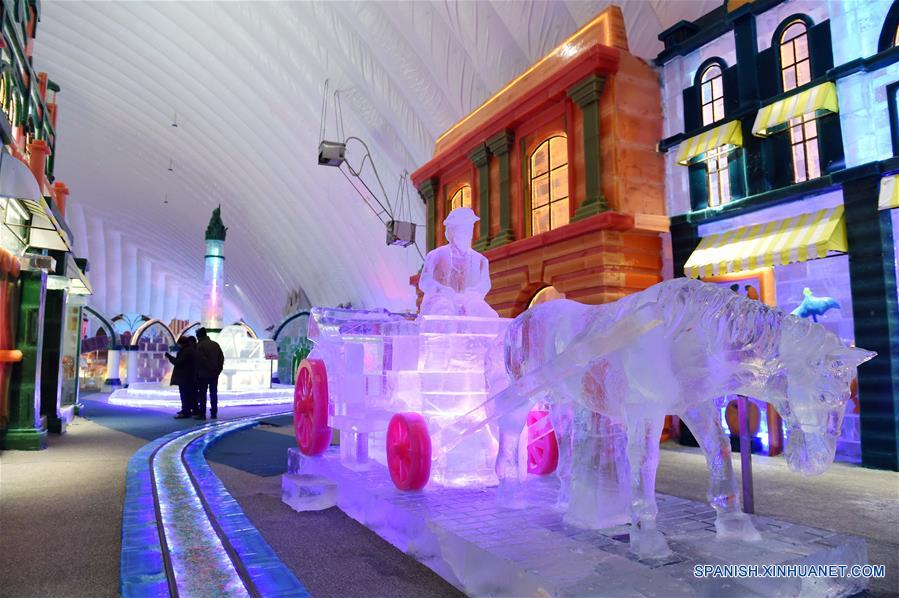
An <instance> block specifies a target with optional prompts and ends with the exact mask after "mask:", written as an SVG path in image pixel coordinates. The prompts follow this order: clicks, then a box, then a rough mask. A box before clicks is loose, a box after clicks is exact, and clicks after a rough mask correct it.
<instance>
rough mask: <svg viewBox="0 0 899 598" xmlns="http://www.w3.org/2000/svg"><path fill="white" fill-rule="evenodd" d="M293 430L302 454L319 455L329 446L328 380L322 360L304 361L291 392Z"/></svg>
mask: <svg viewBox="0 0 899 598" xmlns="http://www.w3.org/2000/svg"><path fill="white" fill-rule="evenodd" d="M293 429H294V433H295V434H296V437H297V446H299V447H300V452H302V453H303V454H304V455H308V456H310V457H314V456H316V455H321V454H322V453H323V452H325V450H326V449H327V448H328V445H330V444H331V428H329V427H328V377H327V373H326V370H325V362H323V361H322V360H321V359H304V360H303V361H302V362H300V367H299V369H297V383H296V386H295V387H294V391H293Z"/></svg>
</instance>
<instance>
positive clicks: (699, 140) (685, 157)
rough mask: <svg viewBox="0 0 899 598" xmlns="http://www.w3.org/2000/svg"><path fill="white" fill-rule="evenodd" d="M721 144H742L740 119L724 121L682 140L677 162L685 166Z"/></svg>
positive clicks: (735, 145) (734, 145)
mask: <svg viewBox="0 0 899 598" xmlns="http://www.w3.org/2000/svg"><path fill="white" fill-rule="evenodd" d="M722 145H724V146H729V147H740V146H742V145H743V131H741V130H740V121H738V120H733V121H731V122H729V123H724V124H723V125H720V126H717V127H715V128H714V129H709V130H708V131H706V132H705V133H700V134H699V135H696V136H694V137H690V138H689V139H687V140H686V141H684V142H682V143H681V144H680V149H679V150H677V163H678V164H680V165H681V166H687V165H689V164H692V163H693V162H696V161H697V160H696V159H697V158H701V157H702V155H703V154H705V153H706V152H707V151H709V150H711V149H715V148H716V147H721V146H722Z"/></svg>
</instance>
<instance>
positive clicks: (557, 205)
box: [530, 135, 568, 235]
mask: <svg viewBox="0 0 899 598" xmlns="http://www.w3.org/2000/svg"><path fill="white" fill-rule="evenodd" d="M530 167H531V168H530V183H531V234H533V235H538V234H540V233H543V232H546V231H548V230H553V229H554V228H559V227H560V226H564V225H566V224H568V138H567V137H565V135H556V136H554V137H550V138H549V139H547V140H546V141H544V142H543V143H541V144H540V145H538V146H537V149H535V150H534V153H533V154H531V164H530Z"/></svg>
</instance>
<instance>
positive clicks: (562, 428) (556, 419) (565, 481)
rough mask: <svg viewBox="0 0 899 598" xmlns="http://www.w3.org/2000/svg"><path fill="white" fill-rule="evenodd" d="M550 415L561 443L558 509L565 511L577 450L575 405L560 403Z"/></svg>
mask: <svg viewBox="0 0 899 598" xmlns="http://www.w3.org/2000/svg"><path fill="white" fill-rule="evenodd" d="M549 415H550V418H551V419H552V424H553V431H554V432H555V433H556V440H557V441H558V443H559V465H558V466H557V467H556V475H557V476H558V477H559V497H558V500H557V501H556V508H558V509H560V510H563V511H564V510H565V509H566V508H567V507H568V501H569V499H570V495H571V463H572V458H573V457H572V451H573V450H574V448H575V447H574V443H573V442H572V440H573V439H572V433H573V432H572V425H571V424H572V419H573V418H574V409H573V404H572V403H571V402H569V401H566V402H564V403H559V404H557V405H555V406H554V407H553V408H552V409H550V410H549Z"/></svg>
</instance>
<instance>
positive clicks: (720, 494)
mask: <svg viewBox="0 0 899 598" xmlns="http://www.w3.org/2000/svg"><path fill="white" fill-rule="evenodd" d="M680 417H681V419H683V420H684V422H685V423H686V424H687V426H688V427H689V428H690V431H691V432H692V433H693V436H695V437H696V440H697V442H699V446H700V448H702V452H703V453H704V454H705V460H706V463H707V464H708V467H709V476H710V480H709V494H708V499H709V504H711V505H712V508H713V509H715V513H716V517H715V530H716V532H717V537H718V538H737V539H740V540H747V541H757V540H761V536H760V535H759V533H758V531H756V529H755V527H754V526H753V525H752V520H751V519H750V518H749V515H747V514H746V513H744V512H743V510H742V508H741V507H740V495H739V492H738V485H737V479H736V476H735V475H734V467H733V464H732V463H731V454H730V439H729V438H728V437H727V435H726V434H725V433H724V426H722V425H721V413H720V412H719V410H718V408H717V407H716V406H715V404H714V402H712V401H707V402H705V403H703V404H701V405H699V406H697V407H694V408H693V409H690V410H688V411H686V412H684V413H682V414H680Z"/></svg>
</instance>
